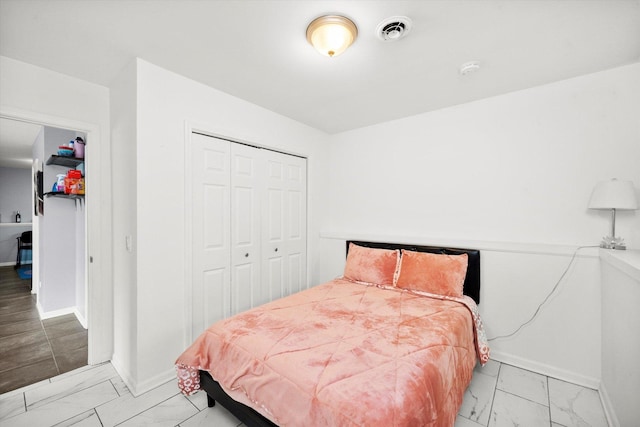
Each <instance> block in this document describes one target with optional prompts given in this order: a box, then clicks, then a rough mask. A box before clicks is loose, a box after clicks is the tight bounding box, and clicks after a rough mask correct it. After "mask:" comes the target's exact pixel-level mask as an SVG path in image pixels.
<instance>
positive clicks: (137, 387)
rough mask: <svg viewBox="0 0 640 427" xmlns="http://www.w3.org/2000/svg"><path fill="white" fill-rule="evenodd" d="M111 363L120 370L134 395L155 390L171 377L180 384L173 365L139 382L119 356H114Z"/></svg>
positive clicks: (119, 372) (121, 375)
mask: <svg viewBox="0 0 640 427" xmlns="http://www.w3.org/2000/svg"><path fill="white" fill-rule="evenodd" d="M111 364H112V365H113V367H114V368H115V370H116V371H117V372H118V374H119V375H120V377H121V378H122V381H124V383H125V384H126V386H127V388H128V389H129V391H130V392H131V394H132V395H133V396H134V397H138V396H140V395H141V394H143V393H146V392H148V391H150V390H153V389H154V388H156V387H159V386H161V385H162V384H164V383H166V382H167V381H171V379H175V380H176V387H177V384H178V383H177V381H178V380H177V377H176V371H175V368H173V367H172V368H171V369H170V370H167V371H165V372H162V373H160V374H158V375H155V376H153V377H151V378H150V379H148V380H146V381H142V382H138V381H136V380H134V379H133V376H132V375H131V374H130V373H129V371H128V370H127V369H126V368H125V367H124V366H123V365H122V363H121V362H120V359H118V357H117V356H115V355H114V356H113V358H112V359H111Z"/></svg>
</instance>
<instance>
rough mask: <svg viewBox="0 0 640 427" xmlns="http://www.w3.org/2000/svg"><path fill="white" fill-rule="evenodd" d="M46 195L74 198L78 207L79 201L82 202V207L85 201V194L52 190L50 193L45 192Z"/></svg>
mask: <svg viewBox="0 0 640 427" xmlns="http://www.w3.org/2000/svg"><path fill="white" fill-rule="evenodd" d="M44 196H45V197H55V198H60V199H69V200H73V201H74V202H75V205H76V208H77V207H78V202H80V207H82V203H83V201H84V194H65V193H55V192H53V191H50V192H48V193H44Z"/></svg>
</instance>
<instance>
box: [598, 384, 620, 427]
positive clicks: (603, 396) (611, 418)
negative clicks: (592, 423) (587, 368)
mask: <svg viewBox="0 0 640 427" xmlns="http://www.w3.org/2000/svg"><path fill="white" fill-rule="evenodd" d="M598 392H599V394H600V401H601V402H602V407H603V408H604V415H605V416H606V417H607V423H609V427H620V422H619V421H618V417H617V416H616V411H615V409H613V404H612V403H611V398H609V393H608V392H607V389H606V387H605V386H604V383H600V389H599V390H598Z"/></svg>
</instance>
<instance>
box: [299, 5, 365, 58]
mask: <svg viewBox="0 0 640 427" xmlns="http://www.w3.org/2000/svg"><path fill="white" fill-rule="evenodd" d="M357 35H358V28H357V27H356V24H354V23H353V21H351V20H350V19H348V18H345V17H344V16H337V15H328V16H321V17H319V18H316V19H315V20H313V22H311V24H309V27H307V40H308V41H309V43H311V45H312V46H313V47H315V48H316V50H317V51H318V52H320V53H321V54H323V55H326V56H329V57H333V56H338V55H340V54H341V53H342V52H344V51H345V50H347V48H348V47H349V46H351V44H352V43H353V42H354V40H355V39H356V37H357Z"/></svg>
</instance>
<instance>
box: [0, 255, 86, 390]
mask: <svg viewBox="0 0 640 427" xmlns="http://www.w3.org/2000/svg"><path fill="white" fill-rule="evenodd" d="M30 288H31V281H30V280H23V279H20V277H19V276H18V274H17V273H16V272H15V270H14V269H13V267H11V266H8V267H0V393H4V392H7V391H10V390H13V389H16V388H19V387H23V386H25V385H28V384H31V383H34V382H38V381H41V380H44V379H47V378H50V377H53V376H56V375H59V374H62V373H64V372H68V371H71V370H74V369H76V368H79V367H81V366H83V365H86V364H87V330H86V329H84V328H83V327H82V325H81V324H80V322H78V319H76V317H75V315H73V314H69V315H64V316H59V317H54V318H51V319H45V320H42V321H41V320H40V315H39V314H38V309H37V308H36V297H35V295H32V294H31V290H30Z"/></svg>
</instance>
